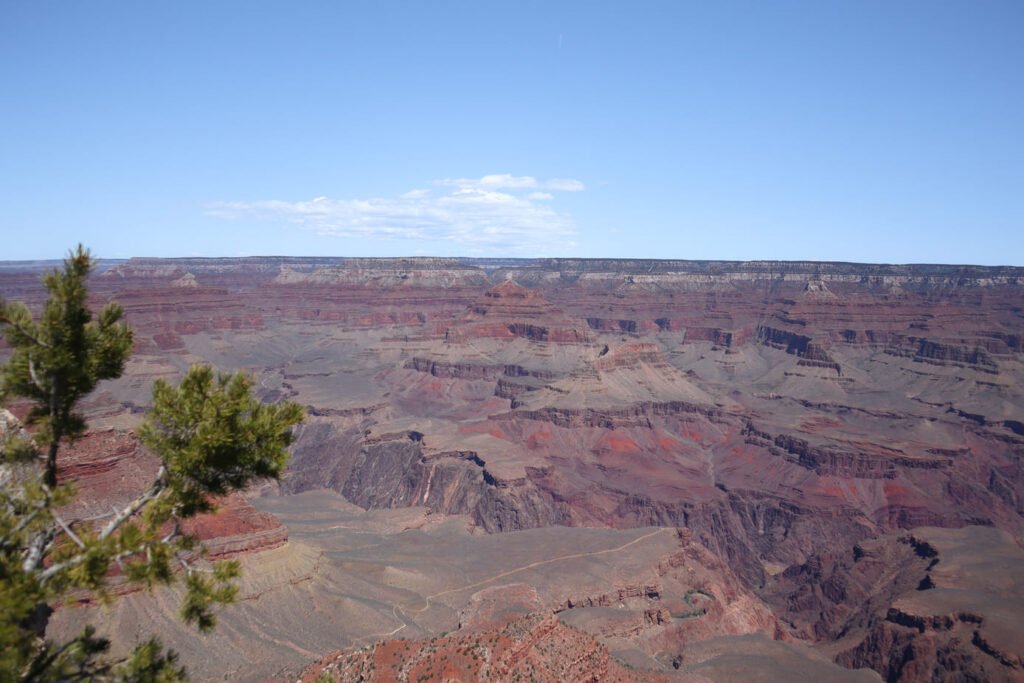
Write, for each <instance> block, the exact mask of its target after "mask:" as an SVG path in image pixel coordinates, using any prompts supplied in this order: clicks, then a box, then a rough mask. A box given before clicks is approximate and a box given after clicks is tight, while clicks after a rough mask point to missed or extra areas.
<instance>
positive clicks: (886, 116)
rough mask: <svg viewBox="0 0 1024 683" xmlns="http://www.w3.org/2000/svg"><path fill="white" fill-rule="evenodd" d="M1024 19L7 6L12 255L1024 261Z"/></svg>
mask: <svg viewBox="0 0 1024 683" xmlns="http://www.w3.org/2000/svg"><path fill="white" fill-rule="evenodd" d="M1022 36H1024V2H1021V1H1020V0H1010V1H1007V2H994V1H990V0H964V1H962V2H954V1H946V0H942V1H939V0H928V1H927V2H903V1H892V0H885V1H884V2H883V1H870V0H857V1H848V0H834V1H833V0H809V1H807V2H775V1H771V2H765V1H763V0H757V1H754V2H742V3H739V2H705V1H701V2H684V1H683V0H670V1H666V2H636V1H634V2H625V1H623V2H597V1H593V0H591V1H587V2H582V1H581V2H561V1H558V0H545V1H543V2H527V1H522V0H520V1H516V2H500V1H491V0H487V1H483V0H472V1H469V0H467V1H465V2H427V1H415V2H414V1H409V2H393V1H390V0H380V1H373V2H371V1H369V0H367V1H360V2H356V1H350V2H343V1H341V0H337V1H332V2H300V1H294V2H284V1H283V0H282V1H280V2H272V3H271V2H252V1H245V2H226V1H222V0H215V1H203V2H187V1H185V0H175V1H174V2H169V1H168V2H107V1H101V0H94V1H90V2H66V1H60V2H56V1H47V0H0V235H2V240H0V245H2V246H0V260H3V259H27V258H52V257H58V256H61V255H62V254H63V252H64V251H65V250H66V249H67V248H68V247H70V246H72V245H73V244H74V243H77V242H78V241H82V242H84V243H85V244H86V245H87V246H90V247H91V248H92V249H93V251H94V252H96V253H97V254H99V255H101V256H107V257H124V256H132V255H147V256H190V255H202V256H236V255H259V254H288V255H339V256H373V255H379V256H396V255H417V254H436V255H466V256H474V255H487V256H538V255H544V256H583V257H627V256H628V257H662V258H697V259H762V258H763V259H818V260H847V261H872V262H899V263H906V262H943V263H950V262H952V263H979V264H1014V265H1024V39H1022Z"/></svg>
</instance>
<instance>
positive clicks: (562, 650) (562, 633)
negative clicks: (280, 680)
mask: <svg viewBox="0 0 1024 683" xmlns="http://www.w3.org/2000/svg"><path fill="white" fill-rule="evenodd" d="M321 677H326V678H327V679H328V680H331V681H342V682H347V681H424V680H495V681H513V680H533V681H538V682H548V681H550V682H551V683H563V682H564V683H600V682H604V681H616V682H621V683H627V682H630V681H651V682H654V681H665V680H667V678H666V677H665V676H663V675H659V674H656V673H654V672H643V671H635V670H630V669H627V668H626V667H624V666H622V665H621V664H619V663H618V662H616V661H615V660H614V659H612V657H611V656H610V655H609V654H608V650H607V648H605V647H604V646H603V645H601V644H599V643H598V642H597V641H596V640H595V639H594V638H593V637H592V636H589V635H587V634H585V633H582V632H580V631H578V630H576V629H573V628H571V627H569V626H566V625H565V624H563V623H562V622H561V621H559V620H558V618H557V617H555V616H553V615H548V616H543V615H539V614H538V615H530V616H527V617H522V618H520V619H518V620H515V621H513V622H511V623H509V624H506V625H505V626H503V627H501V628H500V629H496V630H494V631H487V632H482V633H481V632H476V633H469V634H463V633H461V632H460V633H455V634H453V635H449V636H443V637H441V638H433V639H430V640H418V641H405V640H400V641H396V640H392V641H385V642H381V643H378V644H376V645H373V646H371V647H369V648H366V649H364V650H357V651H355V652H351V651H342V652H337V653H333V654H331V655H328V656H326V657H324V658H323V659H321V660H320V661H319V662H317V663H316V664H314V665H312V666H310V667H309V668H307V669H306V671H304V672H303V674H302V676H301V677H300V679H299V680H300V681H303V683H312V682H313V681H317V680H321Z"/></svg>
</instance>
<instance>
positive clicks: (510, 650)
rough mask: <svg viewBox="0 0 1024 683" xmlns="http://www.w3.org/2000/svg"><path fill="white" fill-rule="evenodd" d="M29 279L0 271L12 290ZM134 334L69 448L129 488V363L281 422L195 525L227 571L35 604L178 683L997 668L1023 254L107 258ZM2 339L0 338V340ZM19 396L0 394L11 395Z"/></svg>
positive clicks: (140, 401)
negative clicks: (186, 593)
mask: <svg viewBox="0 0 1024 683" xmlns="http://www.w3.org/2000/svg"><path fill="white" fill-rule="evenodd" d="M47 267H51V264H46V263H13V262H7V263H2V264H0V295H2V296H3V298H5V299H7V300H23V301H26V302H27V303H28V304H29V305H30V307H34V308H36V309H38V307H39V306H40V305H41V303H42V301H43V296H44V291H43V289H42V287H41V286H40V284H39V275H40V273H41V272H42V270H43V269H45V268H47ZM90 287H91V293H92V296H93V297H94V299H95V301H96V303H97V304H101V303H103V302H106V301H110V300H116V301H118V302H119V303H120V304H121V305H122V306H124V308H125V311H126V317H127V320H128V322H129V324H130V325H131V326H132V327H133V329H134V330H135V352H134V355H133V356H132V358H131V360H130V361H129V363H128V366H127V368H126V371H125V373H124V375H123V376H122V377H121V378H120V379H118V380H116V381H111V382H106V383H104V384H103V385H101V386H100V388H99V389H98V390H97V391H96V392H95V393H94V394H93V395H92V396H90V398H89V399H88V401H87V404H86V406H85V408H86V414H87V417H88V419H89V424H90V427H91V430H92V431H90V433H89V434H88V435H87V436H86V437H85V438H84V439H82V440H81V441H79V442H78V443H77V444H76V445H75V446H74V447H73V448H72V449H69V451H68V457H67V459H66V461H65V462H66V464H65V469H64V470H63V472H62V476H67V477H69V478H72V479H74V480H75V481H76V482H78V489H79V492H80V495H79V497H78V499H77V500H76V501H75V505H76V506H78V508H76V510H75V511H74V514H77V515H81V516H88V515H89V514H92V512H93V510H94V509H101V508H104V507H109V505H110V504H111V503H116V502H117V501H119V500H123V499H126V498H127V497H129V496H130V495H132V494H133V493H134V492H137V491H138V490H139V489H141V488H142V487H143V486H145V483H146V478H147V476H151V473H152V471H153V470H154V468H155V462H154V460H153V459H152V456H149V455H148V454H147V453H145V452H144V449H142V448H141V447H140V446H139V445H138V443H137V441H136V440H135V437H134V434H133V431H132V430H133V429H135V428H136V426H137V425H138V421H139V419H140V416H141V414H142V413H143V412H144V411H145V410H146V406H147V403H148V401H149V392H150V388H151V385H152V382H153V380H154V379H156V378H165V379H168V380H171V381H173V380H175V379H177V378H179V377H180V376H181V374H182V373H183V372H184V370H185V369H186V368H187V367H188V366H189V365H190V364H192V363H197V362H201V363H210V364H212V365H214V366H216V367H218V368H220V369H223V370H244V371H246V372H247V373H249V375H250V376H251V378H252V382H253V387H254V390H255V391H256V392H257V394H258V395H259V397H260V398H261V399H262V400H263V401H266V402H274V401H278V400H282V399H288V400H292V401H296V402H299V403H300V404H302V405H304V406H305V407H306V411H307V419H306V421H305V423H304V424H303V425H302V426H301V427H300V428H299V429H298V432H297V440H296V442H295V444H294V446H293V456H292V462H291V464H290V466H289V470H288V472H287V474H286V476H285V478H284V479H283V480H282V481H281V482H280V483H279V484H275V485H273V486H271V485H267V486H264V487H262V488H260V489H258V490H253V491H250V492H249V493H248V495H247V496H244V497H243V496H234V497H232V498H230V499H228V500H225V501H222V502H221V504H220V510H219V512H217V513H214V514H212V515H209V516H206V517H204V518H201V519H199V520H196V526H195V530H196V532H197V533H198V534H199V535H200V537H202V538H203V539H204V540H205V541H206V543H207V545H208V547H209V549H210V553H211V555H213V556H214V557H235V558H239V559H240V561H241V562H242V564H243V568H244V577H243V579H242V590H241V596H242V597H241V599H240V604H239V605H237V606H235V607H232V608H229V609H226V610H225V611H223V613H222V614H221V616H220V625H219V627H218V629H217V630H216V631H215V632H214V634H212V635H211V636H207V637H203V638H199V637H197V636H196V635H194V634H192V633H190V632H189V631H188V629H186V628H185V627H183V626H181V625H180V624H178V623H177V621H176V620H175V616H174V604H175V601H174V600H173V590H172V591H164V592H161V591H157V592H156V593H155V594H148V593H138V592H136V593H127V594H125V595H122V596H120V597H119V598H118V599H117V600H116V601H115V602H114V603H113V604H112V605H109V606H105V605H97V604H92V603H91V602H90V601H87V600H83V601H82V604H81V605H78V606H69V607H62V608H60V609H58V611H57V612H56V613H55V615H54V618H53V620H52V624H51V628H52V629H53V632H54V633H55V634H59V633H63V632H70V631H71V630H72V629H74V628H75V627H76V626H78V625H80V623H81V622H82V621H83V620H92V621H93V622H101V623H102V629H105V631H106V632H107V633H109V634H111V635H116V636H117V637H116V638H115V643H124V646H125V647H127V646H128V645H130V643H131V642H132V641H133V639H134V638H136V637H138V636H139V634H140V633H149V632H156V633H158V634H160V635H161V637H162V638H163V639H164V641H165V642H166V643H167V644H168V645H170V646H172V647H174V648H175V649H176V650H178V651H179V652H180V653H181V654H182V661H183V662H184V663H185V664H186V665H187V666H188V668H189V670H190V671H191V672H192V673H193V675H194V676H195V677H197V678H199V679H200V680H215V679H216V680H220V679H226V680H264V679H274V678H276V679H280V680H299V679H303V680H315V679H316V678H317V677H318V676H321V675H327V676H330V677H331V678H332V680H451V679H454V680H477V679H488V678H489V679H490V680H519V679H523V680H529V679H530V677H533V678H534V679H536V680H565V681H576V680H580V681H585V680H622V681H632V680H650V681H662V680H692V681H703V680H712V681H728V680H764V681H783V680H792V679H793V678H794V677H795V676H798V675H802V676H809V677H810V678H811V679H813V680H836V681H847V680H849V681H869V680H886V681H954V680H996V681H998V680H1005V681H1020V680H1024V641H1022V638H1021V637H1022V634H1024V616H1021V615H1024V582H1022V580H1021V579H1020V577H1022V576H1024V268H1013V267H980V266H941V265H903V266H897V265H871V264H850V263H814V262H806V263H805V262H767V261H766V262H706V261H631V260H572V259H536V260H525V259H524V260H517V259H431V258H410V259H340V258H338V259H332V258H270V257H267V258H240V259H142V258H139V259H130V260H125V261H111V262H105V263H104V265H103V267H102V268H101V270H100V272H98V273H97V274H96V275H94V276H93V277H92V279H91V280H90ZM2 353H3V348H2V347H0V356H2ZM11 408H12V411H13V412H14V413H15V414H17V413H18V410H17V406H11Z"/></svg>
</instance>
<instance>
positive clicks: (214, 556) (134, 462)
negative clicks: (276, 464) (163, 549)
mask: <svg viewBox="0 0 1024 683" xmlns="http://www.w3.org/2000/svg"><path fill="white" fill-rule="evenodd" d="M158 469H159V463H158V461H157V459H156V457H154V456H153V455H152V454H150V453H148V452H147V451H146V450H145V449H144V448H143V447H142V446H141V444H139V442H138V440H137V439H136V437H135V435H134V434H133V433H132V432H125V431H120V430H115V429H106V430H93V431H90V432H87V433H86V434H85V435H84V436H83V437H82V438H81V439H79V440H77V441H76V442H75V443H74V444H69V445H68V446H67V447H66V448H65V449H64V451H63V453H62V457H61V459H60V469H59V470H58V479H59V481H61V482H63V481H73V482H75V485H76V489H77V491H78V494H77V495H76V496H75V498H74V500H73V501H72V502H71V504H70V505H69V506H68V507H67V508H66V509H65V510H64V515H65V516H66V517H67V518H68V520H69V521H72V522H73V521H74V520H76V519H85V518H89V517H94V516H97V515H101V514H105V513H107V512H109V511H110V509H111V506H120V505H124V504H126V503H127V502H129V501H130V500H132V499H133V498H134V497H135V496H137V495H139V494H140V493H141V492H142V491H144V490H145V489H146V488H147V486H148V485H149V484H150V483H151V482H152V481H153V477H154V476H155V475H156V472H157V470H158ZM215 504H216V506H217V510H216V511H215V512H212V513H209V514H204V515H199V516H197V517H194V518H192V519H189V520H186V522H185V523H184V524H183V531H184V532H185V533H189V534H194V535H196V536H197V537H198V538H199V539H200V540H202V541H203V542H204V544H205V545H206V547H207V549H208V555H207V558H208V559H210V560H220V559H227V558H230V557H236V556H239V555H246V554H251V553H258V552H261V551H263V550H269V549H271V548H276V547H280V546H282V545H284V544H285V543H287V541H288V530H287V529H286V528H285V527H284V526H283V525H282V524H281V523H280V522H279V521H278V520H277V518H275V517H274V516H273V515H270V514H266V513H261V512H258V511H257V510H256V509H255V508H253V507H252V505H250V504H249V502H248V501H247V500H246V499H245V498H244V497H243V496H241V495H239V494H231V495H229V496H226V497H224V498H222V499H220V500H218V501H215Z"/></svg>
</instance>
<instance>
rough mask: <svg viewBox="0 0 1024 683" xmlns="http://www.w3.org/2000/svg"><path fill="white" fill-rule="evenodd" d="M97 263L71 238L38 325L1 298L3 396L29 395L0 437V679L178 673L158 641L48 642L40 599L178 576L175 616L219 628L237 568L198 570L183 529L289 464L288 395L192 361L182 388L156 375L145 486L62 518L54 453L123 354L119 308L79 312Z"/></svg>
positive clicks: (71, 435) (51, 277) (125, 332)
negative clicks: (86, 515)
mask: <svg viewBox="0 0 1024 683" xmlns="http://www.w3.org/2000/svg"><path fill="white" fill-rule="evenodd" d="M95 265H96V262H95V261H94V260H93V259H92V258H91V256H90V255H89V253H88V252H87V251H86V250H85V249H83V248H82V247H81V246H79V247H78V249H77V250H76V251H74V252H72V253H71V254H70V255H69V257H68V258H67V259H66V260H65V262H64V267H63V270H55V271H53V272H51V273H48V274H47V275H46V276H45V277H44V278H43V283H44V285H45V286H46V288H47V290H48V291H49V299H48V300H47V302H46V304H45V306H44V308H43V310H42V314H41V316H40V317H39V319H38V321H37V320H35V319H34V318H33V316H32V313H31V312H30V311H29V309H28V307H27V306H25V305H24V304H20V303H15V304H10V305H0V323H3V324H4V326H5V332H6V339H7V343H8V345H9V347H10V349H11V353H10V357H9V360H8V362H7V363H6V364H5V365H4V366H3V367H2V372H0V378H2V384H0V398H2V399H4V400H5V401H6V400H8V399H11V398H16V397H20V398H24V399H28V401H29V402H30V403H31V409H30V411H29V413H28V417H27V420H26V422H27V424H28V426H29V428H30V430H31V434H30V435H29V434H15V433H11V434H7V435H6V437H5V439H4V440H3V442H2V443H0V452H2V456H3V459H2V463H0V680H4V681H75V680H102V681H154V682H157V681H159V682H166V681H179V680H184V679H185V677H186V674H185V670H184V668H182V667H180V666H179V665H178V663H177V656H176V655H175V654H174V653H173V652H169V651H165V650H164V649H163V648H162V647H161V645H160V643H159V642H158V641H157V640H156V639H152V638H151V639H149V640H146V641H145V642H143V643H141V644H140V645H138V646H137V647H135V649H134V651H133V652H132V654H131V655H130V656H129V657H127V658H126V659H124V660H123V661H110V660H109V659H108V658H106V657H105V656H104V655H105V653H107V652H108V650H109V648H110V643H109V642H108V641H107V640H106V639H104V638H102V637H99V636H97V632H96V630H95V629H94V628H93V627H91V626H88V627H86V628H84V629H83V631H82V632H81V633H80V634H79V635H78V636H77V637H75V638H73V639H71V640H69V641H67V642H64V643H54V642H51V641H49V640H46V638H45V630H46V626H47V622H48V619H49V615H50V612H51V608H50V605H52V604H54V603H57V602H59V601H61V600H63V599H65V598H66V597H67V596H69V594H71V592H72V591H89V592H92V593H94V594H97V595H99V596H100V597H106V592H105V589H106V586H107V581H108V575H109V574H110V570H111V567H112V566H114V565H116V566H117V567H118V568H119V569H120V572H121V575H122V577H123V580H124V581H127V582H130V583H136V584H141V585H143V586H146V587H153V586H157V585H165V584H170V583H173V582H174V581H175V580H177V579H178V578H179V577H182V578H183V579H184V583H185V587H186V592H185V596H184V599H183V601H182V605H181V609H180V614H181V617H182V618H183V619H184V620H185V621H186V622H188V623H190V624H193V625H195V626H196V627H198V628H199V630H200V631H208V630H210V629H211V628H213V627H214V625H215V624H216V616H215V611H214V610H215V608H216V606H217V605H221V604H226V603H230V602H232V601H233V600H234V598H235V595H236V592H237V588H236V586H235V585H234V583H233V579H235V578H236V577H237V576H238V574H239V566H238V564H237V563H236V562H230V561H229V562H219V563H215V564H213V565H212V566H203V563H202V562H201V548H200V546H199V543H198V540H197V539H196V538H195V537H193V536H191V535H189V534H186V533H184V532H183V530H182V527H181V523H182V521H183V520H186V519H188V518H190V517H194V516H196V515H197V514H200V513H203V512H209V511H211V510H212V509H213V507H214V504H215V503H214V500H213V499H212V498H211V497H212V496H218V495H223V494H227V493H230V492H232V491H237V490H241V489H244V488H245V487H247V486H248V485H249V484H250V483H251V482H253V481H254V480H257V479H260V478H277V477H279V476H280V475H281V473H282V471H283V470H284V467H285V465H286V464H287V461H288V452H287V447H288V445H289V444H290V443H291V438H292V437H291V427H293V426H294V425H295V424H296V423H298V422H299V421H300V420H301V419H302V417H303V410H302V408H301V407H300V406H298V405H297V404H293V403H283V404H280V405H273V406H270V405H262V404H260V403H259V402H258V401H257V400H256V399H255V398H254V397H253V396H252V394H251V392H250V390H249V384H248V381H247V379H246V378H245V377H244V376H243V375H241V374H218V373H216V372H215V371H214V370H212V369H211V368H209V367H204V366H194V367H192V368H191V369H190V370H189V371H188V372H187V373H186V375H185V377H184V379H183V380H182V381H181V383H180V385H178V386H177V387H173V386H171V385H170V384H168V383H166V382H163V381H157V382H156V385H155V386H154V389H153V409H152V411H151V412H150V413H149V414H148V415H147V417H146V419H145V422H144V424H143V426H142V428H141V430H140V432H139V433H140V438H141V440H142V442H143V443H144V444H145V445H146V446H147V447H148V448H149V449H150V450H151V451H152V452H153V453H154V454H155V455H156V456H158V458H159V459H160V468H159V471H158V472H157V474H156V476H155V478H154V479H153V481H152V482H151V483H150V485H149V486H148V487H147V488H146V489H145V490H144V491H143V492H141V493H140V494H139V495H138V496H137V497H136V498H135V499H133V500H131V501H130V502H128V503H127V504H125V505H123V506H122V507H119V508H115V509H113V510H111V512H110V513H109V514H107V515H105V516H103V517H100V518H91V519H88V520H76V519H64V516H63V513H62V508H63V506H65V505H66V504H68V503H69V502H70V501H71V500H72V499H73V497H74V493H75V492H74V486H73V484H71V483H68V482H62V481H60V477H59V473H60V467H59V454H60V449H61V447H62V446H63V445H64V444H65V443H67V442H68V441H72V440H74V439H76V438H78V437H80V436H82V435H83V434H84V433H85V430H86V423H85V419H84V418H83V417H82V415H81V414H80V413H79V412H77V406H78V403H79V401H80V400H81V399H82V398H83V397H85V396H86V395H87V394H89V393H90V392H91V391H92V390H93V389H94V388H95V387H96V385H97V384H98V383H99V382H101V381H103V380H108V379H114V378H116V377H118V376H120V374H121V372H122V371H123V369H124V365H125V362H126V360H127V358H128V356H129V354H130V353H131V349H132V332H131V330H130V329H128V327H127V325H125V323H124V322H123V321H122V318H123V311H122V309H121V308H120V307H119V306H118V305H116V304H108V305H107V306H105V307H104V308H103V310H102V312H101V313H100V314H99V316H98V317H96V318H95V319H94V316H93V314H92V312H91V311H90V309H89V308H88V291H87V287H86V280H87V278H88V276H89V274H90V272H92V271H93V269H94V268H95Z"/></svg>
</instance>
